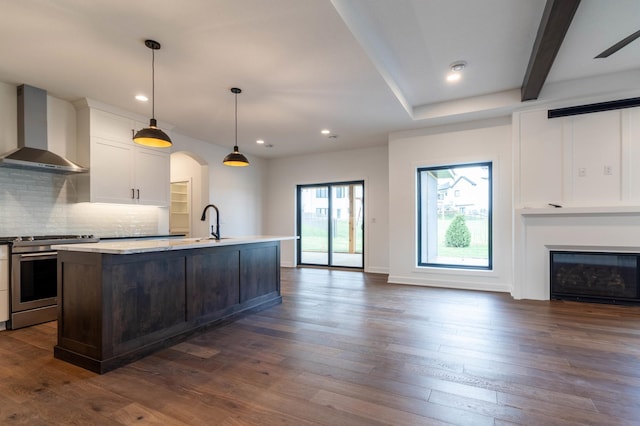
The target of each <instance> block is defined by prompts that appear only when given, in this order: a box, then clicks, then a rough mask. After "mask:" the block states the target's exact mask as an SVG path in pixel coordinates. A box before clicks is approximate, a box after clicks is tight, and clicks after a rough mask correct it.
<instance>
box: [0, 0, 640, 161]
mask: <svg viewBox="0 0 640 426" xmlns="http://www.w3.org/2000/svg"><path fill="white" fill-rule="evenodd" d="M544 6H545V0H483V1H477V0H331V1H330V0H189V1H178V0H163V1H159V0H155V1H154V0H136V1H124V0H92V1H86V0H55V1H51V0H19V1H17V0H0V81H3V82H6V83H11V84H16V85H17V84H22V83H26V84H30V85H33V86H36V87H40V88H43V89H46V90H47V91H48V92H49V93H50V94H52V95H54V96H57V97H60V98H62V99H67V100H70V101H73V100H76V99H79V98H83V97H88V98H91V99H95V100H98V101H101V102H104V103H106V104H109V105H113V106H115V107H119V108H122V109H125V110H128V111H132V112H135V113H138V114H141V115H143V116H147V117H148V116H150V113H151V105H150V104H141V103H139V102H138V101H135V100H134V95H136V94H138V93H145V94H147V95H150V92H151V51H150V50H149V49H148V48H146V47H145V46H144V40H145V39H147V38H151V39H154V40H157V41H158V42H160V43H161V44H162V49H161V50H159V51H157V52H156V55H155V58H156V99H155V107H156V108H155V109H156V118H157V119H158V120H159V121H161V122H165V123H170V124H171V125H173V126H175V127H174V130H175V131H177V132H179V133H181V134H184V135H187V136H191V137H194V138H198V139H201V140H204V141H207V142H211V143H214V144H218V145H223V146H229V148H230V149H231V147H232V146H233V138H234V135H233V129H234V126H233V111H234V110H233V102H234V98H233V95H232V94H231V92H230V91H229V89H230V88H231V87H240V88H241V89H242V90H243V93H242V94H240V95H238V143H239V145H240V150H241V151H242V152H245V153H247V154H248V155H249V157H251V156H252V155H253V156H259V157H263V158H273V157H283V156H291V155H297V154H309V153H316V152H323V151H329V150H344V149H353V148H361V147H366V146H377V145H384V144H386V142H387V139H388V138H387V135H388V133H389V132H391V131H395V130H403V129H412V128H420V127H427V126H432V125H437V124H443V123H449V122H453V121H457V120H468V119H473V118H481V117H486V116H495V115H499V114H505V113H508V112H509V111H511V110H512V109H513V108H517V107H518V106H521V104H520V102H519V88H520V86H521V84H522V81H523V78H524V74H525V71H526V69H527V65H528V62H529V56H530V55H531V49H532V46H533V43H534V40H535V37H536V33H537V28H538V25H539V23H540V19H541V16H542V12H543V10H544ZM639 16H640V2H638V1H637V0H616V1H615V2H612V1H609V0H582V2H581V4H580V6H579V8H578V11H577V13H576V15H575V18H574V21H573V23H572V25H571V27H570V29H569V31H568V33H567V36H566V39H565V42H564V43H563V46H562V48H561V49H560V52H559V54H558V57H557V58H556V61H555V63H554V66H553V67H552V69H551V72H550V74H549V77H548V80H547V82H548V84H547V85H546V86H545V88H543V90H542V92H541V95H540V99H541V100H552V99H554V98H558V97H564V98H567V99H568V98H571V97H575V96H577V95H597V94H598V93H600V92H603V91H610V92H611V91H615V90H618V91H619V92H621V93H624V92H625V90H627V89H640V40H637V41H635V42H633V43H632V44H630V45H628V46H627V47H625V48H623V49H622V50H620V51H619V52H618V53H616V54H614V55H612V56H611V57H609V58H607V59H597V60H594V59H593V57H594V56H595V55H597V54H598V53H600V52H601V51H602V50H604V49H605V48H607V47H609V46H610V45H612V44H614V43H615V42H617V41H618V40H620V39H622V38H624V37H626V36H627V35H629V34H631V33H633V32H635V31H637V30H638V29H639V28H638V27H640V21H639V20H638V17H639ZM456 60H465V61H466V62H467V63H468V66H467V68H466V70H465V72H464V78H463V79H462V80H461V81H460V82H458V83H457V84H455V85H452V84H449V83H447V82H446V81H445V76H446V74H447V72H448V71H449V65H450V64H451V63H452V62H454V61H456ZM611 73H618V74H616V75H615V76H607V75H608V74H611ZM576 79H581V80H576ZM574 80H575V81H574ZM594 81H596V82H599V83H598V84H594V83H593V82H594ZM323 128H329V129H331V131H332V132H333V133H334V134H336V135H338V137H337V138H336V139H330V138H327V137H326V136H323V135H321V134H320V130H321V129H323ZM259 138H260V139H264V140H265V141H266V144H271V145H273V147H272V148H266V147H264V146H260V145H257V144H256V143H255V141H256V139H259Z"/></svg>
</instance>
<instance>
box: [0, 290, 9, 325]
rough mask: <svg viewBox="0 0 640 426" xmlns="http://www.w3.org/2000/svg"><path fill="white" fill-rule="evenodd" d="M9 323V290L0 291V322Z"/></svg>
mask: <svg viewBox="0 0 640 426" xmlns="http://www.w3.org/2000/svg"><path fill="white" fill-rule="evenodd" d="M3 321H9V290H0V322H3Z"/></svg>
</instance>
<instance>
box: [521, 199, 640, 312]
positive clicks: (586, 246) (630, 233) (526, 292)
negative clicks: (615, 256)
mask: <svg viewBox="0 0 640 426" xmlns="http://www.w3.org/2000/svg"><path fill="white" fill-rule="evenodd" d="M514 219H515V220H514V225H515V229H514V232H515V253H514V254H515V256H514V259H515V263H514V278H515V279H514V285H513V289H512V295H513V297H514V298H516V299H536V300H549V298H550V272H549V271H550V259H549V257H550V255H549V252H550V251H551V250H566V251H590V252H594V251H599V252H612V253H640V206H609V207H568V208H535V209H526V208H523V209H517V210H516V211H515V218H514Z"/></svg>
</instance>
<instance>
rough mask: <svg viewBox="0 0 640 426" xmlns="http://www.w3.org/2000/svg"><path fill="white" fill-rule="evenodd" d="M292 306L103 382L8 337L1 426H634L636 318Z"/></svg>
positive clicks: (390, 303)
mask: <svg viewBox="0 0 640 426" xmlns="http://www.w3.org/2000/svg"><path fill="white" fill-rule="evenodd" d="M282 279H283V282H282V286H283V296H284V303H283V304H282V305H279V306H276V307H274V308H271V309H269V310H267V311H263V312H260V313H258V314H254V315H251V316H246V317H244V318H242V319H240V320H238V321H237V322H235V323H232V324H229V325H226V326H223V327H221V328H218V329H215V330H212V331H209V332H207V333H204V334H202V335H199V336H197V337H194V338H192V339H190V340H188V341H187V342H184V343H181V344H179V345H177V346H174V347H172V348H170V349H167V350H164V351H161V352H159V353H157V354H155V355H152V356H149V357H147V358H145V359H143V360H140V361H138V362H136V363H133V364H130V365H128V366H126V367H123V368H120V369H118V370H115V371H112V372H110V373H107V374H105V375H102V376H99V375H96V374H93V373H90V372H87V371H85V370H82V369H80V368H78V367H74V366H72V365H69V364H66V363H64V362H62V361H59V360H56V359H53V356H52V348H53V345H54V344H55V332H56V330H55V326H56V325H55V323H49V324H44V325H40V326H36V327H31V328H28V329H22V330H16V331H4V332H0V424H3V425H12V424H23V425H53V424H64V425H70V424H75V425H89V424H99V425H122V424H160V425H174V424H175V425H183V424H186V425H229V426H231V425H275V424H278V425H282V424H288V425H307V424H323V425H383V424H392V425H423V424H460V425H485V424H487V425H506V424H530V425H565V424H593V425H618V424H636V425H637V424H640V308H638V307H620V306H609V305H595V304H582V303H574V302H558V301H552V302H539V301H514V300H512V299H511V298H510V296H508V295H506V294H495V293H483V292H469V291H457V290H444V289H432V288H422V287H409V286H393V285H388V284H386V283H385V281H386V276H384V275H373V274H363V273H359V272H348V271H327V270H320V269H284V270H283V272H282Z"/></svg>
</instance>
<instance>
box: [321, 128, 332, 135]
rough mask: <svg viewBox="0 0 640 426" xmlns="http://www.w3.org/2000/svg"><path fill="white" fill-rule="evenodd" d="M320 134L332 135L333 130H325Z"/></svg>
mask: <svg viewBox="0 0 640 426" xmlns="http://www.w3.org/2000/svg"><path fill="white" fill-rule="evenodd" d="M320 133H322V134H323V135H328V134H329V133H331V130H329V129H323V130H322V131H321V132H320Z"/></svg>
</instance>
